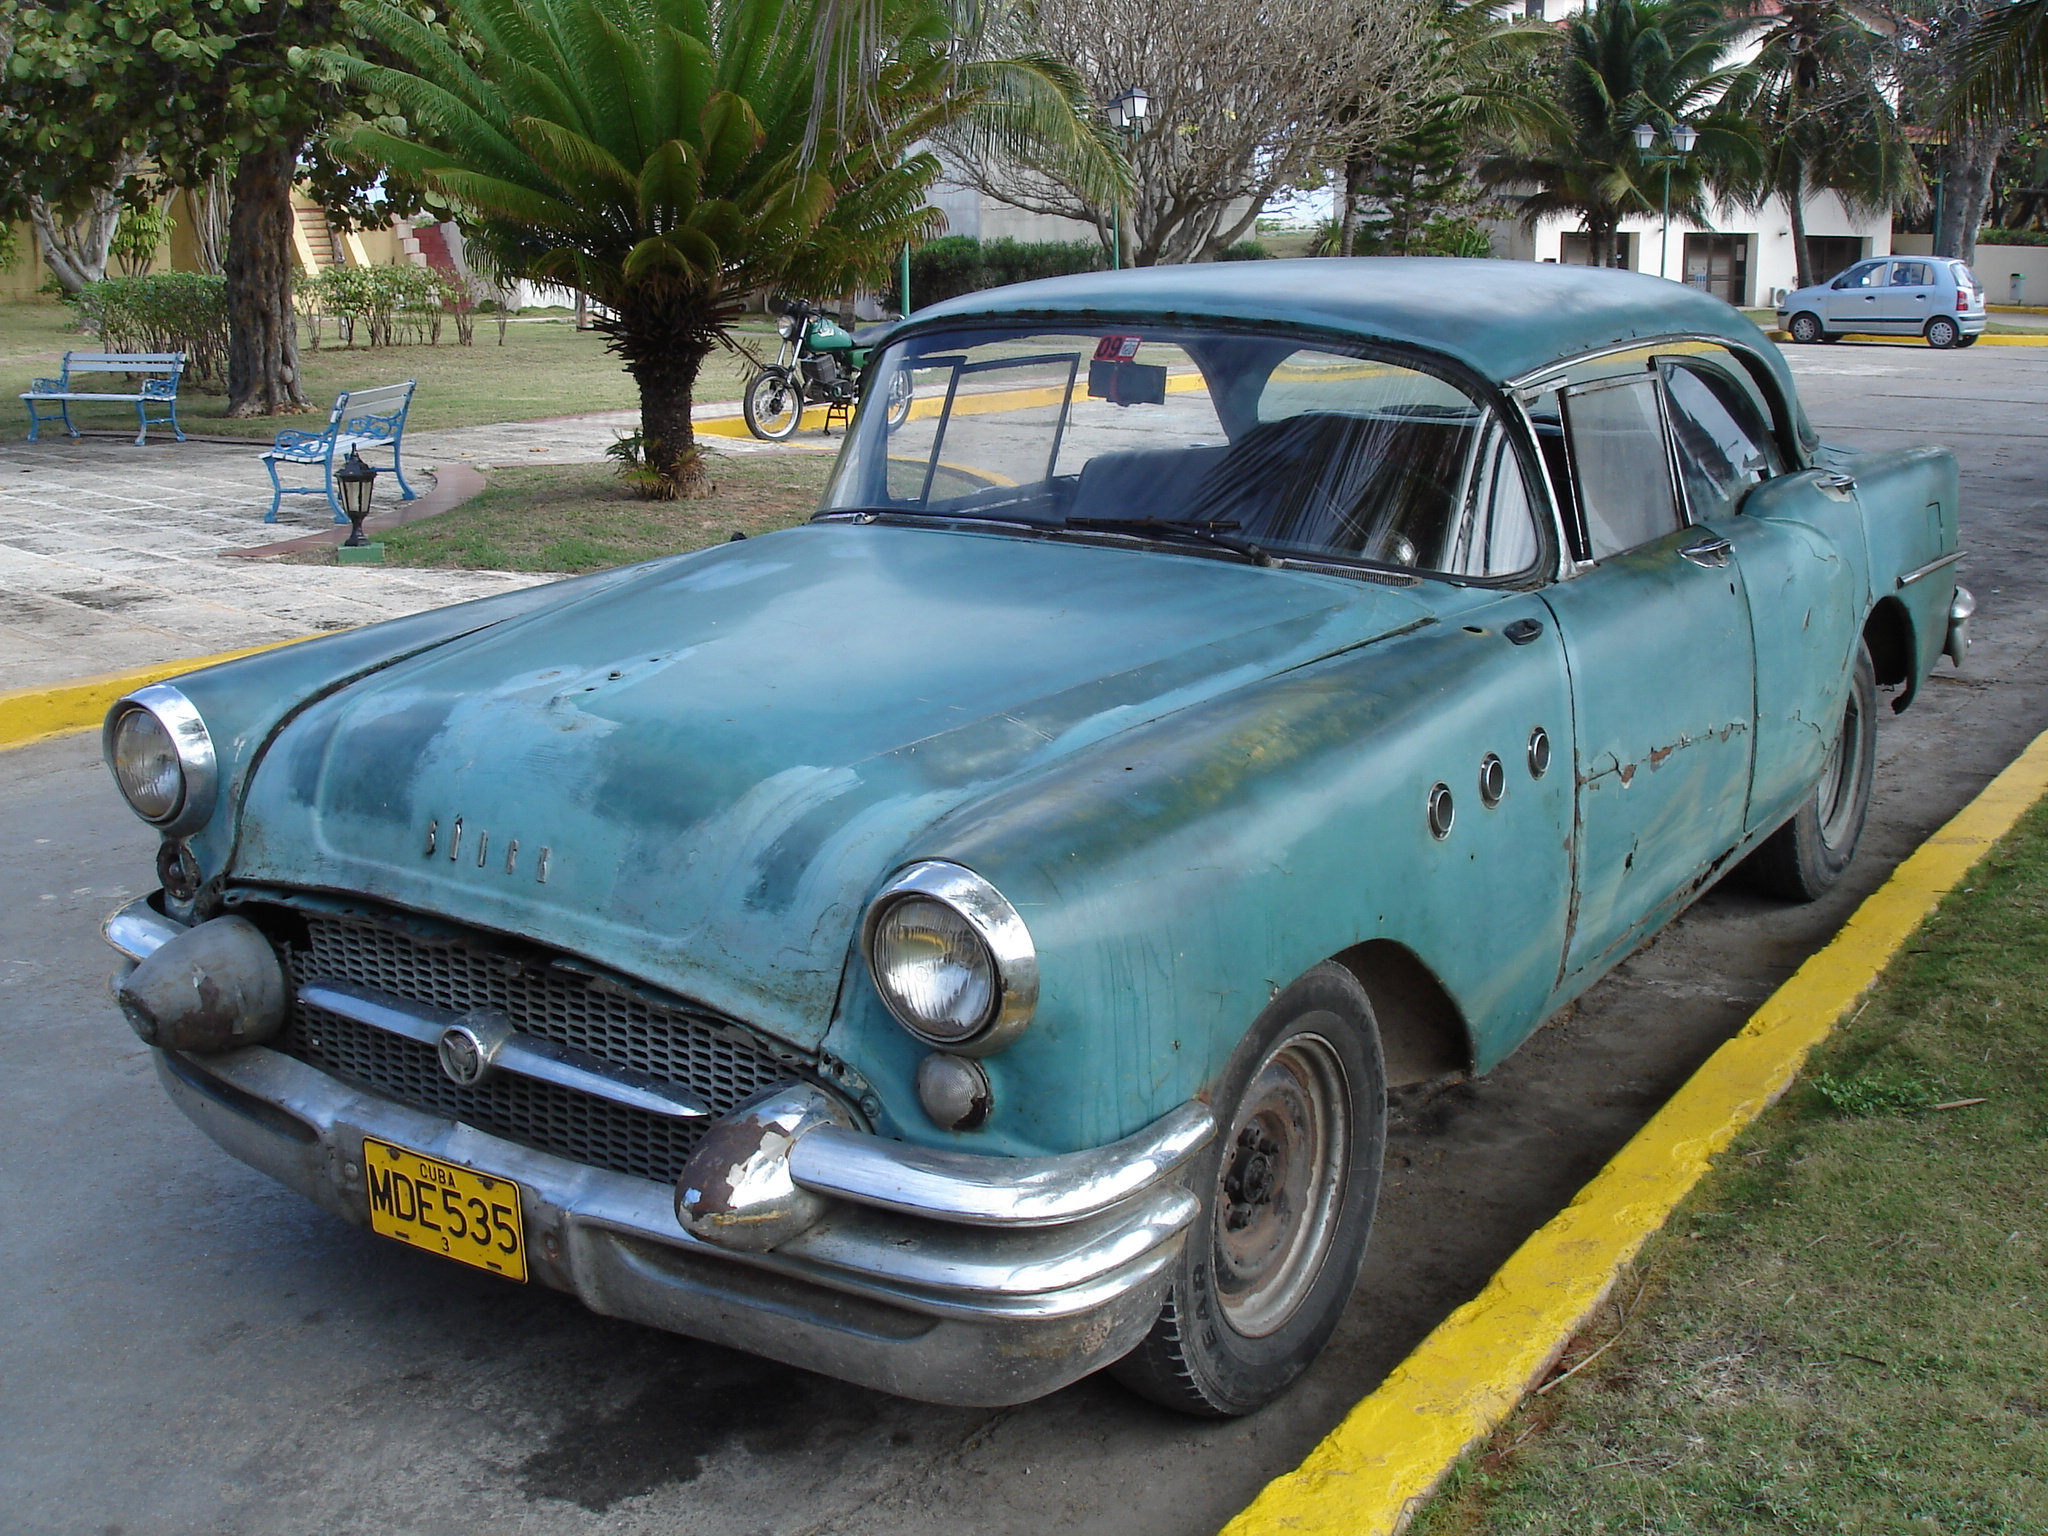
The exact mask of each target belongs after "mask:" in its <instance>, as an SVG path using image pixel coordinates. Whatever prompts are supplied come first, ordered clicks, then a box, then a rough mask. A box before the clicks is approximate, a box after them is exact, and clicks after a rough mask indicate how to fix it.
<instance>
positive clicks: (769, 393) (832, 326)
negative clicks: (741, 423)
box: [740, 299, 910, 443]
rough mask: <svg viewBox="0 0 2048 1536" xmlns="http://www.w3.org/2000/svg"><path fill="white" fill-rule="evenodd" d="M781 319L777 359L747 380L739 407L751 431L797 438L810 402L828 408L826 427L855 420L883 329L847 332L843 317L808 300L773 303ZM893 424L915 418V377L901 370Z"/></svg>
mask: <svg viewBox="0 0 2048 1536" xmlns="http://www.w3.org/2000/svg"><path fill="white" fill-rule="evenodd" d="M769 308H770V309H771V310H773V311H775V313H776V314H778V315H779V316H780V317H781V318H780V319H778V320H777V321H776V323H775V330H776V333H777V334H778V335H779V336H781V338H782V346H781V349H780V350H779V351H778V352H777V354H776V358H775V361H774V362H773V363H772V364H770V365H769V366H768V367H766V368H763V369H762V370H761V371H760V372H759V373H757V374H755V375H754V376H753V378H751V379H749V380H748V381H747V390H746V393H745V394H744V395H742V396H741V397H740V410H741V412H742V414H744V415H745V417H746V419H747V430H748V431H749V432H751V433H753V434H754V436H756V437H759V438H764V439H766V440H767V441H769V442H771V443H779V442H782V441H783V440H784V439H786V438H789V437H793V436H794V435H795V434H796V429H797V428H798V427H799V426H801V425H802V423H803V419H804V407H805V406H806V405H822V406H824V407H825V431H826V432H827V433H830V432H831V430H832V425H833V423H834V422H839V423H842V424H844V423H846V422H850V421H851V420H852V419H853V410H854V406H855V405H856V404H858V403H859V401H860V393H861V384H862V381H863V379H864V377H865V375H866V373H867V367H868V363H869V361H870V360H871V359H872V358H873V356H874V351H875V342H876V341H877V340H878V339H879V338H880V336H881V335H882V329H883V328H881V327H875V328H871V329H869V330H865V331H856V332H848V331H847V330H846V329H845V328H844V327H842V326H841V325H840V324H839V320H838V317H837V316H835V315H833V314H831V313H830V312H828V311H826V310H823V309H820V308H819V307H818V306H817V305H815V304H812V303H809V302H808V301H806V300H803V299H786V300H776V301H774V302H772V303H771V304H770V305H769ZM888 412H889V425H890V426H891V427H900V426H902V425H903V423H904V422H906V421H908V420H909V419H910V376H909V375H908V374H906V373H903V372H900V371H899V372H898V373H897V374H896V375H895V376H894V377H892V378H891V379H890V381H889V401H888Z"/></svg>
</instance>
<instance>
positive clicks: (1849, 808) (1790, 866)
mask: <svg viewBox="0 0 2048 1536" xmlns="http://www.w3.org/2000/svg"><path fill="white" fill-rule="evenodd" d="M1876 775H1877V669H1876V668H1875V667H1873V666H1872V665H1871V661H1870V650H1869V648H1868V647H1867V646H1858V647H1857V649H1856V668H1855V672H1854V675H1853V676H1852V677H1851V678H1850V682H1849V700H1848V702H1847V703H1846V704H1845V705H1843V707H1842V716H1841V721H1840V723H1839V724H1838V725H1837V727H1836V729H1835V739H1834V741H1833V743H1832V744H1830V746H1829V747H1828V755H1827V758H1826V760H1825V761H1824V762H1823V763H1822V764H1821V771H1820V780H1819V782H1817V783H1816V784H1815V785H1814V786H1813V790H1812V792H1811V793H1810V794H1808V795H1807V797H1806V799H1805V801H1804V802H1803V803H1802V804H1801V805H1800V807H1799V811H1798V814H1797V815H1795V816H1794V817H1793V818H1792V819H1791V820H1790V821H1788V822H1786V823H1785V825H1784V826H1782V827H1780V828H1778V830H1777V831H1775V832H1773V833H1772V834H1771V835H1770V836H1769V837H1768V838H1766V839H1765V840H1764V842H1763V843H1762V844H1761V845H1760V846H1759V847H1758V848H1757V850H1756V852H1755V853H1752V854H1751V855H1750V856H1749V858H1748V860H1747V863H1746V869H1747V872H1748V874H1749V876H1750V879H1751V881H1752V882H1753V883H1754V884H1755V885H1756V886H1757V887H1758V888H1759V889H1761V890H1762V891H1764V892H1765V893H1766V894H1767V895H1771V896H1781V897H1783V898H1784V899H1785V900H1787V901H1813V900H1816V899H1818V898H1819V897H1821V896H1824V895H1826V894H1827V893H1828V891H1830V890H1831V889H1833V888H1834V885H1835V883H1836V882H1837V881H1839V880H1840V879H1841V878H1842V876H1843V874H1844V873H1846V872H1847V870H1848V868H1849V861H1850V860H1851V859H1853V858H1855V857H1856V844H1857V843H1858V842H1859V841H1860V840H1861V839H1862V837H1863V822H1864V819H1865V818H1866V817H1867V816H1868V815H1869V813H1870V786H1871V783H1872V781H1873V780H1874V779H1875V778H1876Z"/></svg>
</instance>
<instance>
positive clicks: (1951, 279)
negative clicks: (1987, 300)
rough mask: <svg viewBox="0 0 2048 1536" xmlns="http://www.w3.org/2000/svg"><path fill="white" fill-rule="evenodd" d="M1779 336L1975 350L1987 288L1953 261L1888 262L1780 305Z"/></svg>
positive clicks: (1795, 294)
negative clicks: (1910, 340) (1919, 342)
mask: <svg viewBox="0 0 2048 1536" xmlns="http://www.w3.org/2000/svg"><path fill="white" fill-rule="evenodd" d="M1778 329H1779V330H1781V331H1784V332H1785V333H1786V334H1787V335H1789V336H1790V337H1791V338H1792V339H1793V340H1794V341H1801V342H1814V341H1838V340H1840V339H1841V338H1842V337H1843V336H1845V335H1848V334H1849V333H1851V332H1855V333H1857V334H1860V335H1869V336H1925V337H1926V338H1927V344H1928V345H1929V346H1930V347H1967V346H1973V345H1975V343H1976V340H1977V338H1978V337H1979V336H1981V335H1983V334H1984V285H1983V284H1982V283H1980V282H1978V281H1977V274H1976V273H1974V272H1972V271H1971V270H1970V269H1969V267H1967V266H1966V265H1964V264H1963V263H1962V262H1960V261H1956V260H1954V259H1953V258H1951V257H1947V256H1881V257H1878V258H1876V259H1875V260H1872V261H1859V262H1857V263H1856V265H1855V266H1853V267H1851V268H1849V270H1848V271H1846V272H1843V273H1841V274H1839V275H1838V276H1836V277H1835V278H1833V279H1832V280H1831V281H1829V282H1825V283H1816V284H1815V285H1814V286H1813V287H1811V288H1795V289H1794V290H1793V291H1792V292H1790V293H1788V294H1786V295H1785V297H1784V298H1782V299H1780V300H1779V301H1778Z"/></svg>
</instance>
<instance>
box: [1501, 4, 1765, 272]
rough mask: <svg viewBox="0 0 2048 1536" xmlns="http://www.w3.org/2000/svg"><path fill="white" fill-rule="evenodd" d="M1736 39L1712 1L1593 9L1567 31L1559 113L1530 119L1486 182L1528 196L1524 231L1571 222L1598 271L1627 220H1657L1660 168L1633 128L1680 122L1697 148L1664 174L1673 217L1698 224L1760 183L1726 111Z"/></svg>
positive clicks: (1744, 138)
mask: <svg viewBox="0 0 2048 1536" xmlns="http://www.w3.org/2000/svg"><path fill="white" fill-rule="evenodd" d="M1736 32H1737V27H1736V26H1735V25H1734V24H1731V23H1730V22H1729V21H1728V20H1727V19H1726V18H1725V17H1724V16H1723V15H1722V13H1721V12H1720V10H1719V9H1718V8H1717V7H1716V6H1715V5H1714V4H1712V3H1711V0H1596V3H1595V4H1593V5H1591V6H1589V7H1588V8H1587V9H1586V10H1584V11H1582V12H1580V13H1579V14H1578V15H1577V16H1574V17H1573V18H1572V19H1571V21H1570V23H1569V24H1568V25H1567V26H1566V27H1565V29H1564V34H1563V37H1562V39H1561V40H1560V44H1559V52H1558V55H1557V64H1556V69H1557V74H1556V110H1555V111H1554V112H1553V113H1549V114H1540V115H1537V116H1535V117H1534V118H1533V119H1532V120H1530V121H1529V122H1527V123H1526V125H1525V126H1524V127H1523V128H1522V130H1521V131H1520V132H1519V133H1518V134H1517V135H1516V137H1517V139H1518V140H1519V142H1517V143H1516V144H1515V145H1514V147H1513V148H1512V149H1510V150H1509V151H1508V152H1506V153H1503V154H1500V155H1496V156H1493V157H1492V158H1490V159H1488V160H1486V161H1485V162H1483V163H1482V165H1481V166H1480V178H1481V180H1482V181H1484V182H1486V183H1487V184H1488V185H1490V186H1493V187H1497V188H1500V189H1501V190H1503V191H1509V190H1516V189H1521V190H1524V191H1526V194H1527V195H1526V196H1525V197H1524V199H1523V201H1522V205H1521V215H1522V218H1523V220H1524V221H1525V222H1527V223H1530V224H1533V223H1535V222H1536V220H1538V219H1540V218H1543V217H1545V216H1546V215H1551V214H1576V215H1578V216H1579V218H1580V219H1582V220H1583V221H1584V223H1585V227H1586V231H1587V233H1588V234H1589V235H1590V236H1591V242H1590V243H1591V245H1592V248H1593V259H1594V261H1595V262H1601V263H1604V261H1605V260H1606V258H1607V256H1608V254H1609V253H1610V252H1611V250H1612V248H1613V242H1614V232H1615V229H1616V227H1617V226H1618V225H1619V224H1620V223H1621V221H1622V219H1624V218H1625V217H1627V216H1628V215H1630V214H1634V213H1651V212H1654V211H1656V209H1657V208H1658V206H1659V203H1660V201H1661V200H1662V197H1663V193H1664V186H1665V183H1664V180H1663V172H1664V170H1665V169H1666V168H1665V167H1661V166H1658V165H1656V164H1654V163H1652V162H1651V161H1650V160H1649V159H1648V158H1647V157H1646V156H1645V155H1644V154H1643V152H1642V151H1640V150H1638V149H1637V148H1636V145H1635V140H1634V138H1633V133H1634V130H1635V127H1636V125H1637V124H1638V123H1649V124H1651V125H1652V126H1654V127H1656V128H1658V129H1660V130H1662V131H1664V132H1666V133H1668V132H1669V131H1670V130H1671V129H1672V128H1673V127H1674V126H1675V125H1676V124H1677V123H1679V122H1681V121H1687V122H1691V123H1693V124H1694V125H1695V126H1696V127H1697V128H1698V130H1699V143H1698V145H1697V147H1696V149H1695V150H1694V152H1693V153H1692V154H1691V155H1690V156H1688V157H1687V159H1686V162H1685V163H1684V164H1683V165H1680V166H1675V167H1670V168H1669V169H1670V171H1671V178H1670V183H1669V186H1670V206H1671V211H1672V213H1673V214H1676V215H1681V216H1683V217H1685V218H1687V219H1689V220H1692V221H1694V222H1702V223H1703V222H1705V218H1706V200H1707V195H1708V192H1709V190H1710V189H1711V188H1713V187H1715V186H1717V185H1733V184H1735V183H1737V182H1738V181H1739V180H1740V178H1742V177H1743V176H1745V175H1746V176H1754V175H1755V174H1756V164H1757V149H1756V143H1755V140H1754V137H1753V135H1752V133H1751V132H1750V130H1749V129H1748V128H1747V127H1746V125H1745V124H1744V123H1743V122H1742V121H1741V120H1740V119H1739V117H1738V116H1737V115H1736V114H1734V113H1732V112H1729V111H1728V110H1726V109H1725V108H1724V107H1723V106H1722V100H1721V99H1722V97H1723V96H1724V95H1725V94H1726V93H1727V91H1728V89H1729V87H1730V86H1731V85H1732V84H1733V83H1734V82H1735V81H1736V80H1737V79H1738V78H1739V71H1738V70H1737V69H1736V68H1735V67H1734V66H1733V65H1732V64H1731V63H1730V62H1729V56H1730V50H1731V48H1732V47H1733V45H1734V42H1735V38H1736Z"/></svg>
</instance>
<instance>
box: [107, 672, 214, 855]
mask: <svg viewBox="0 0 2048 1536" xmlns="http://www.w3.org/2000/svg"><path fill="white" fill-rule="evenodd" d="M138 710H140V711H142V712H143V713H145V714H148V715H150V716H152V717H153V718H154V719H155V720H156V723H157V724H158V725H159V726H161V727H162V728H163V730H164V734H165V735H167V736H169V737H170V740H171V750H172V751H173V752H174V753H175V754H176V756H177V760H178V768H179V772H180V775H181V780H182V783H181V788H180V791H179V794H178V799H177V803H176V804H175V805H173V806H172V807H171V809H170V810H169V811H167V812H165V813H164V814H163V815H161V816H150V815H147V814H146V813H144V811H143V810H142V808H141V807H140V806H138V805H136V804H135V802H134V801H133V800H129V799H128V792H127V790H126V789H125V788H122V785H121V771H120V768H119V766H118V765H117V764H116V762H115V760H114V745H115V738H116V734H117V732H118V731H119V730H120V726H121V722H122V721H123V720H124V719H126V718H127V717H128V716H129V715H131V714H133V713H135V712H136V711H138ZM100 755H101V756H102V757H103V758H105V760H106V764H107V771H108V772H109V773H111V774H112V775H113V776H114V785H115V787H116V788H117V789H121V798H122V799H123V800H127V801H128V808H129V809H130V810H132V811H134V812H135V814H136V815H137V816H140V817H141V818H142V819H143V820H144V821H146V822H148V823H149V824H150V825H151V826H153V827H155V828H156V829H157V830H158V831H160V832H162V833H163V834H164V836H166V837H177V836H180V835H182V834H184V833H187V832H193V831H197V830H198V829H199V828H200V827H202V826H204V825H205V824H206V821H207V818H208V817H210V816H212V814H213V802H214V793H215V789H216V786H217V784H218V781H219V773H220V769H219V761H218V759H217V758H216V756H215V754H214V750H213V737H212V735H211V734H209V733H208V731H207V729H206V722H205V721H204V720H202V719H201V718H200V716H199V711H198V709H196V708H195V707H194V706H193V703H192V701H191V700H190V699H188V698H186V697H185V695H184V694H182V693H180V692H179V691H178V690H177V689H175V688H173V687H171V686H170V685H169V684H168V683H152V684H150V685H149V686H148V687H147V688H138V689H136V690H135V692H133V693H131V694H128V695H126V696H125V697H123V698H121V699H118V700H116V701H115V704H114V707H113V708H112V709H110V710H108V711H107V719H106V724H105V725H103V726H102V727H101V729H100Z"/></svg>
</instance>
